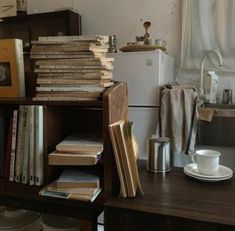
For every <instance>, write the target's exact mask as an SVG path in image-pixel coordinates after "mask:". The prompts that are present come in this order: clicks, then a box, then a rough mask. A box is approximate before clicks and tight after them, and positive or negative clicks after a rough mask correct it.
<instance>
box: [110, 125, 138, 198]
mask: <svg viewBox="0 0 235 231" xmlns="http://www.w3.org/2000/svg"><path fill="white" fill-rule="evenodd" d="M109 132H110V136H111V141H112V145H113V149H114V156H115V161H116V165H117V170H118V174H119V179H120V186H121V190H120V192H121V195H122V196H123V197H135V196H136V192H137V189H139V190H140V192H141V193H142V194H143V191H142V188H141V184H140V180H139V174H138V168H137V163H136V160H137V156H138V155H137V153H138V147H137V143H136V142H135V138H134V136H133V134H132V122H129V121H124V120H120V121H118V122H116V123H113V124H110V125H109Z"/></svg>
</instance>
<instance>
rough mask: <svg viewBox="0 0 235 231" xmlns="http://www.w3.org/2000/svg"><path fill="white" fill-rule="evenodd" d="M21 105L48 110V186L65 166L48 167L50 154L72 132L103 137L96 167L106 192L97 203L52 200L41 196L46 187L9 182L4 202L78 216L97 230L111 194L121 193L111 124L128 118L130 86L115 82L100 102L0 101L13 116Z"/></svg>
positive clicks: (3, 109) (2, 108)
mask: <svg viewBox="0 0 235 231" xmlns="http://www.w3.org/2000/svg"><path fill="white" fill-rule="evenodd" d="M19 105H43V108H44V109H43V110H44V113H43V117H44V119H43V122H44V179H45V182H44V186H45V185H46V184H47V183H49V182H51V181H52V180H53V179H55V178H56V177H57V176H58V174H59V173H60V172H61V170H62V166H49V165H48V153H50V152H51V151H53V150H54V149H55V145H56V144H57V143H58V142H60V141H61V140H62V139H63V138H65V137H66V136H67V135H68V134H70V133H72V132H78V133H84V132H96V133H100V134H102V137H103V143H104V152H103V158H102V159H101V161H99V163H98V164H97V165H95V166H92V167H94V168H97V169H98V170H99V172H100V179H101V182H102V193H101V195H100V196H98V198H97V199H96V200H95V201H94V202H93V203H87V202H80V201H77V200H64V199H56V198H48V197H42V196H38V192H39V190H40V189H41V188H42V187H43V186H42V187H37V186H29V185H25V184H22V183H16V182H9V181H8V179H5V190H4V191H3V192H1V193H0V203H1V204H6V205H8V206H14V207H18V208H25V209H31V210H37V211H42V212H48V213H54V214H60V215H66V216H74V217H78V218H81V219H85V220H88V221H90V222H91V226H90V227H91V229H90V230H95V229H96V226H95V225H94V224H95V223H96V219H97V216H98V215H99V213H100V212H101V211H102V210H103V204H104V202H105V201H106V200H107V198H109V197H110V196H111V195H113V194H117V193H118V189H119V181H118V175H117V171H116V167H115V161H114V157H113V149H112V145H111V141H110V137H109V132H108V124H111V123H114V122H116V121H118V120H120V119H126V118H127V86H126V84H125V83H115V84H114V86H112V87H110V88H108V89H107V90H106V91H105V92H104V94H103V97H102V99H101V100H99V101H85V102H84V101H80V102H79V101H76V102H69V101H63V102H52V101H49V102H38V101H37V102H35V101H31V99H0V112H1V113H8V114H11V113H12V112H13V110H14V109H15V108H18V107H19ZM77 167H79V166H77ZM83 167H84V166H83ZM0 182H1V181H0ZM1 188H2V187H1Z"/></svg>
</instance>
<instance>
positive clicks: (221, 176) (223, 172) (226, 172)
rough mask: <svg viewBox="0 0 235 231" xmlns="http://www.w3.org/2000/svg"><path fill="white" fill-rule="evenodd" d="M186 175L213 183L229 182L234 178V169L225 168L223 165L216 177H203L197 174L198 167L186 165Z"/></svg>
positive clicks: (193, 164)
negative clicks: (228, 180)
mask: <svg viewBox="0 0 235 231" xmlns="http://www.w3.org/2000/svg"><path fill="white" fill-rule="evenodd" d="M184 173H185V174H186V175H188V176H191V177H193V178H196V179H198V180H203V181H211V182H215V181H221V180H227V179H229V178H231V177H232V176H233V171H232V169H230V168H228V167H225V166H223V165H220V166H219V170H218V172H217V173H216V174H215V175H212V176H207V175H203V174H201V173H199V172H197V165H196V164H195V163H192V164H188V165H186V166H185V167H184Z"/></svg>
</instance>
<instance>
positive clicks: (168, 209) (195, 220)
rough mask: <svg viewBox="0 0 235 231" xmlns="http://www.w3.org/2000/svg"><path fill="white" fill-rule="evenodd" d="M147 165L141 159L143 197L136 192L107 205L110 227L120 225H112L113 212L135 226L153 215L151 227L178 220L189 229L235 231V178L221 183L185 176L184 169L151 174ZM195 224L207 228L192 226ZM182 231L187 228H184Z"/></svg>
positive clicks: (112, 229) (111, 229) (146, 221)
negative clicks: (131, 195)
mask: <svg viewBox="0 0 235 231" xmlns="http://www.w3.org/2000/svg"><path fill="white" fill-rule="evenodd" d="M145 166H146V163H145V162H141V164H140V179H141V183H142V186H143V190H144V193H145V194H144V196H142V195H137V197H136V198H129V199H121V198H114V199H112V200H111V201H109V202H107V203H106V204H105V211H106V215H105V217H106V218H105V219H106V220H105V221H106V224H107V227H108V228H107V230H109V231H114V230H118V228H117V229H115V228H111V227H114V226H115V225H116V226H117V224H112V221H111V218H114V217H113V215H114V216H116V220H119V218H120V219H121V220H123V219H125V218H124V217H126V218H127V219H128V220H129V221H130V222H132V225H133V224H136V225H134V227H141V225H143V224H145V225H147V223H148V219H149V218H150V217H151V218H152V219H153V220H152V222H150V224H152V225H150V226H151V227H155V226H156V227H157V226H159V225H160V224H161V223H162V222H163V223H164V224H165V223H169V222H170V223H172V224H175V225H170V227H172V226H173V227H176V223H177V224H178V223H179V224H178V227H180V225H185V224H186V223H185V222H188V225H187V229H188V230H235V196H234V195H235V194H234V192H235V178H234V177H233V178H231V179H229V180H226V181H221V182H213V183H212V182H201V181H198V180H196V179H193V178H190V177H188V176H186V175H185V174H184V173H183V169H182V168H173V169H172V171H170V172H169V173H167V174H165V175H164V174H153V173H150V172H148V171H147V170H146V168H145ZM119 215H120V217H119V218H118V216H119ZM141 216H142V219H140V217H141ZM117 222H118V221H117ZM195 224H197V226H200V227H203V226H205V227H207V228H205V229H195V228H194V229H193V228H192V227H193V226H195ZM212 224H220V225H219V226H217V225H214V226H213V225H212ZM150 226H148V227H150ZM197 226H195V227H197ZM182 227H183V226H182ZM209 227H211V228H209ZM213 227H214V228H213ZM215 227H216V228H215ZM218 227H220V228H221V227H223V229H222V228H221V229H220V228H218ZM122 230H123V231H125V229H122ZM129 230H130V229H129ZM131 230H142V229H140V228H136V229H131ZM147 230H155V229H153V228H150V229H147ZM161 230H168V229H161ZM169 230H176V229H172V228H171V229H169ZM177 230H178V229H177ZM179 230H180V229H179ZM181 230H186V229H182V228H181Z"/></svg>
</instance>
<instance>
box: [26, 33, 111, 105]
mask: <svg viewBox="0 0 235 231" xmlns="http://www.w3.org/2000/svg"><path fill="white" fill-rule="evenodd" d="M32 44H33V45H32V49H31V52H30V58H31V59H33V60H34V61H35V69H34V71H35V73H37V80H36V81H37V87H36V97H34V100H69V101H70V100H96V99H98V98H99V97H100V96H101V95H102V93H103V91H104V89H105V88H106V87H109V86H111V85H113V81H112V70H113V62H114V58H107V57H106V55H107V53H108V48H109V36H100V35H81V36H50V37H39V39H38V41H32Z"/></svg>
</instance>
